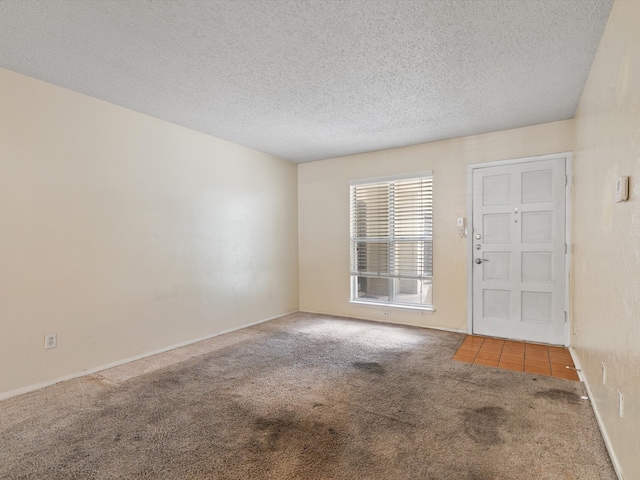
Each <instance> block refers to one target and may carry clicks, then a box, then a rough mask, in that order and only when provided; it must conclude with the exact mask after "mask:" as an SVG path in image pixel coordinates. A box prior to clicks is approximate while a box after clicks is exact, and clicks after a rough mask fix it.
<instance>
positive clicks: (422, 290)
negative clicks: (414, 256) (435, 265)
mask: <svg viewBox="0 0 640 480" xmlns="http://www.w3.org/2000/svg"><path fill="white" fill-rule="evenodd" d="M395 303H399V304H403V303H404V304H411V305H432V304H433V301H432V299H431V280H409V279H404V278H399V279H396V291H395Z"/></svg>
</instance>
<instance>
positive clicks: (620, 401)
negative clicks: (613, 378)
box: [618, 390, 624, 418]
mask: <svg viewBox="0 0 640 480" xmlns="http://www.w3.org/2000/svg"><path fill="white" fill-rule="evenodd" d="M618 407H619V408H620V418H622V417H624V394H623V393H622V392H621V391H620V390H618Z"/></svg>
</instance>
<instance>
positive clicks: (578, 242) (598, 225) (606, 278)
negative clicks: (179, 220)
mask: <svg viewBox="0 0 640 480" xmlns="http://www.w3.org/2000/svg"><path fill="white" fill-rule="evenodd" d="M639 26H640V2H638V1H620V0H618V1H617V2H616V3H615V4H614V6H613V10H612V12H611V16H610V18H609V22H608V24H607V27H606V29H605V32H604V36H603V38H602V41H601V44H600V48H599V50H598V54H597V56H596V59H595V62H594V64H593V67H592V70H591V74H590V76H589V80H588V82H587V85H586V88H585V90H584V93H583V96H582V99H581V101H580V106H579V108H578V112H577V115H576V135H575V157H574V163H573V172H574V187H573V193H574V198H573V206H574V224H573V238H574V254H573V275H572V278H573V280H572V302H573V305H572V306H573V322H574V325H575V335H574V337H573V341H572V343H573V345H574V347H575V350H576V352H577V354H578V358H579V360H580V363H581V364H582V368H583V373H584V374H585V375H586V379H587V383H588V385H589V387H590V389H591V392H592V395H593V398H594V400H595V404H594V406H595V408H596V410H597V412H598V413H599V415H600V417H601V419H602V422H603V425H604V429H605V433H606V435H607V436H608V437H609V440H610V442H611V445H612V446H613V449H614V451H615V456H616V457H617V458H618V461H619V464H620V466H621V468H622V471H623V474H624V478H626V479H629V480H630V479H638V478H640V455H638V454H639V452H640V434H639V433H638V432H639V431H640V198H639V196H640V53H639V52H640V28H639ZM620 175H626V176H630V177H631V192H630V199H629V201H628V202H626V203H614V201H613V199H614V188H615V180H616V178H617V177H618V176H620ZM602 362H604V363H606V365H607V371H608V378H607V382H606V385H603V384H602ZM618 389H619V390H620V391H622V392H623V394H624V396H625V404H626V405H625V412H624V418H620V416H619V411H618Z"/></svg>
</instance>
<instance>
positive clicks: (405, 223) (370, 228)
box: [351, 172, 433, 310]
mask: <svg viewBox="0 0 640 480" xmlns="http://www.w3.org/2000/svg"><path fill="white" fill-rule="evenodd" d="M432 235H433V181H432V174H431V172H428V173H423V174H421V175H420V176H416V177H411V178H407V177H404V178H401V179H397V178H395V179H394V178H386V179H375V180H365V181H357V182H352V183H351V301H353V302H362V303H374V304H384V305H398V306H407V307H413V308H422V309H427V310H430V309H432V303H433V302H432V282H433V237H432Z"/></svg>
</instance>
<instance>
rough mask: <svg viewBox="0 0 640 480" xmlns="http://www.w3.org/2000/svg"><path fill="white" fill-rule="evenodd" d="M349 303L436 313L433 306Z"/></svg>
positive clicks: (354, 301)
mask: <svg viewBox="0 0 640 480" xmlns="http://www.w3.org/2000/svg"><path fill="white" fill-rule="evenodd" d="M349 303H351V304H353V305H360V306H365V307H378V308H380V307H382V308H393V309H396V308H398V309H402V310H418V311H420V312H426V313H433V312H435V311H436V309H435V308H433V305H423V306H419V305H402V304H399V303H384V302H363V301H358V300H349Z"/></svg>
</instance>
